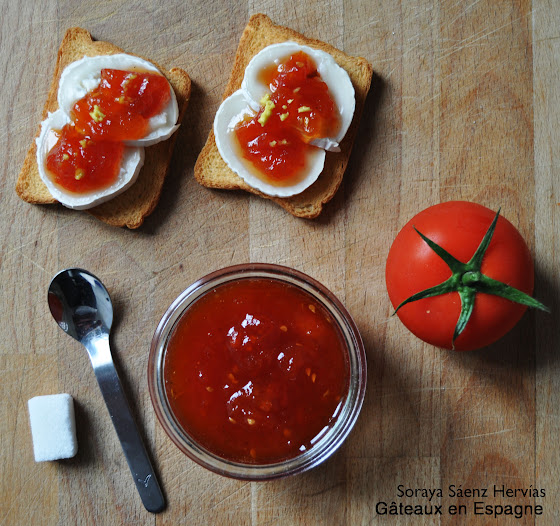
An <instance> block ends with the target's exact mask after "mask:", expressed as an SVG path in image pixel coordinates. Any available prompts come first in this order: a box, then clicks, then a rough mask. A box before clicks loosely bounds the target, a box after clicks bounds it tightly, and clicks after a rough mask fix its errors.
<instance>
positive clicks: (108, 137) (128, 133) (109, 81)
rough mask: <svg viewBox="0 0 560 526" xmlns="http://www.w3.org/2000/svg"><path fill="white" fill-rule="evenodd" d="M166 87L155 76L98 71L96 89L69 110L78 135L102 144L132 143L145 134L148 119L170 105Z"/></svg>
mask: <svg viewBox="0 0 560 526" xmlns="http://www.w3.org/2000/svg"><path fill="white" fill-rule="evenodd" d="M170 98H171V94H170V92H169V84H168V83H167V80H166V79H165V77H163V76H162V75H159V74H158V73H139V72H132V71H120V70H116V69H103V70H101V82H100V83H99V86H98V87H97V88H95V89H93V90H92V91H90V92H88V94H87V95H86V96H85V97H84V98H83V99H80V100H79V101H78V102H76V104H75V105H74V107H73V109H72V120H73V121H74V123H75V124H76V128H77V129H78V131H79V132H80V133H82V134H84V135H86V136H88V137H91V138H95V139H98V140H105V141H131V140H137V139H141V138H142V137H145V136H146V135H147V133H148V127H149V119H150V117H153V116H154V115H157V114H158V113H160V112H161V111H162V110H163V109H164V108H165V107H166V106H167V104H168V103H169V100H170Z"/></svg>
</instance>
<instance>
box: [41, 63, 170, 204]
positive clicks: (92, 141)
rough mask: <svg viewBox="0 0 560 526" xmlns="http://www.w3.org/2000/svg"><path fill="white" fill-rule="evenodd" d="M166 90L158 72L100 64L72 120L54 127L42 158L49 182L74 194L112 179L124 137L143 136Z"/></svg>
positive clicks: (105, 185) (165, 100)
mask: <svg viewBox="0 0 560 526" xmlns="http://www.w3.org/2000/svg"><path fill="white" fill-rule="evenodd" d="M169 89H170V88H169V84H168V83H167V80H166V79H165V77H163V76H162V75H159V74H157V73H143V72H136V71H134V72H133V71H120V70H115V69H103V70H102V71H101V82H100V83H99V86H98V87H97V88H95V89H93V90H92V91H90V92H88V93H87V94H86V96H85V97H83V98H82V99H80V100H79V101H77V102H76V104H75V105H74V107H73V109H72V111H71V119H72V122H71V123H70V124H67V125H66V126H64V127H63V128H62V130H58V131H55V134H56V136H57V138H58V140H57V142H56V144H55V145H54V147H53V148H51V150H50V151H49V153H48V154H47V159H46V167H47V170H48V171H49V172H50V173H51V174H52V176H53V181H54V182H55V183H56V184H57V185H59V186H61V187H62V188H64V189H65V190H68V191H70V192H74V193H77V194H80V193H87V192H92V191H96V190H102V189H104V188H108V187H109V186H111V185H112V184H114V183H115V181H116V180H117V178H118V176H119V173H120V166H121V161H122V156H123V152H124V144H123V141H127V140H136V139H140V138H142V137H144V136H146V135H147V133H148V129H149V119H150V118H151V117H153V116H154V115H157V114H158V113H160V112H161V111H162V110H163V109H164V108H165V107H166V106H167V104H168V103H169V100H170V98H171V94H170V91H169Z"/></svg>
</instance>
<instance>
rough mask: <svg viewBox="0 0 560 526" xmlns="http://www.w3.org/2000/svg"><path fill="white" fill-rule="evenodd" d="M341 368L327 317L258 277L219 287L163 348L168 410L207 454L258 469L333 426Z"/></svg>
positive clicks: (344, 380) (300, 296)
mask: <svg viewBox="0 0 560 526" xmlns="http://www.w3.org/2000/svg"><path fill="white" fill-rule="evenodd" d="M348 371H349V364H348V358H347V349H346V347H345V344H344V340H343V337H342V335H341V334H340V330H339V329H338V327H337V325H336V323H335V322H334V320H333V319H332V317H331V315H330V314H329V313H328V312H327V310H326V309H325V308H324V307H323V306H322V305H320V304H319V303H318V302H317V301H316V300H315V299H314V298H313V297H312V296H311V295H310V294H308V293H307V292H304V291H302V290H301V289H299V288H298V287H296V286H294V285H290V284H287V283H282V282H280V281H278V280H273V279H266V278H248V279H242V280H239V281H233V282H229V283H226V284H222V285H220V286H218V287H216V288H214V289H212V290H211V291H209V292H208V293H206V294H205V295H204V296H202V297H200V298H199V299H198V300H197V301H196V302H195V303H194V304H192V305H191V306H190V307H189V308H188V309H187V310H186V311H185V312H184V313H183V315H182V317H181V318H180V319H179V321H178V322H177V325H176V326H175V328H174V329H173V332H172V333H171V336H170V338H169V340H168V343H167V350H166V353H165V357H164V365H163V378H164V386H165V391H166V395H167V399H168V403H169V405H170V408H171V411H172V412H173V414H174V415H175V418H176V419H177V421H178V422H179V423H180V425H181V426H182V427H183V428H184V429H185V431H186V432H187V433H188V434H189V435H190V436H191V437H192V438H193V439H194V440H195V441H196V442H198V443H199V444H200V445H201V446H203V447H204V448H206V449H207V450H208V451H211V452H212V453H214V454H216V455H218V456H220V457H222V458H226V459H228V460H232V461H236V462H242V463H250V464H251V463H253V464H268V463H275V462H280V461H282V460H286V459H289V458H293V457H295V456H297V455H298V454H301V453H302V452H304V451H306V450H308V449H310V448H312V447H313V445H314V443H315V442H316V441H317V440H318V439H319V438H320V437H321V436H322V435H323V434H324V433H325V431H326V430H327V429H328V428H330V427H331V426H332V425H333V424H334V422H335V421H336V418H337V414H338V411H339V410H340V407H341V405H342V403H343V402H344V399H345V396H346V394H347V391H348V387H349V386H348V376H349V372H348Z"/></svg>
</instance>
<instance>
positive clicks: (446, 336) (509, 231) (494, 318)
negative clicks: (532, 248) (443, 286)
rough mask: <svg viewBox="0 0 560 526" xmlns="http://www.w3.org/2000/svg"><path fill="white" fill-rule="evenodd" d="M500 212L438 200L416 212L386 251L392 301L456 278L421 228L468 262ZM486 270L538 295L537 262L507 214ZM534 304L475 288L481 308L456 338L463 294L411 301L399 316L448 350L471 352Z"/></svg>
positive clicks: (498, 226) (500, 222) (493, 338)
mask: <svg viewBox="0 0 560 526" xmlns="http://www.w3.org/2000/svg"><path fill="white" fill-rule="evenodd" d="M495 215H496V213H495V212H493V211H492V210H489V209H488V208H486V207H484V206H481V205H478V204H475V203H469V202H465V201H450V202H448V203H441V204H439V205H435V206H432V207H430V208H427V209H426V210H424V211H422V212H420V213H419V214H418V215H416V216H414V217H413V218H412V219H411V220H410V221H409V222H408V223H407V224H406V225H405V226H404V227H403V229H402V230H401V231H400V232H399V234H398V235H397V237H396V238H395V241H394V242H393V245H392V246H391V249H390V251H389V255H388V257H387V267H386V271H385V279H386V283H387V291H388V293H389V298H390V300H391V303H392V304H393V306H394V307H395V308H396V307H397V306H398V305H399V304H400V303H401V302H403V301H404V300H405V299H407V298H408V297H410V296H411V295H412V294H415V293H417V292H420V291H422V290H425V289H427V288H429V287H432V286H435V285H438V284H439V283H442V282H443V281H445V280H446V279H448V278H449V277H450V276H451V274H452V273H451V270H450V268H449V267H448V266H447V264H446V263H445V262H444V261H443V260H442V259H441V258H440V257H439V256H438V255H437V254H436V253H435V252H434V251H433V250H432V249H431V248H430V247H429V246H428V245H427V243H426V242H425V241H424V240H423V239H422V238H421V237H420V235H419V234H418V233H417V232H416V231H415V230H414V227H415V228H416V229H417V230H418V231H419V232H421V233H422V234H424V235H425V236H426V237H428V238H429V239H431V240H432V241H434V242H435V243H437V244H438V245H439V246H441V247H442V248H444V249H445V250H447V252H449V253H450V254H451V255H452V256H454V257H455V258H456V259H458V260H459V261H461V262H464V263H467V262H468V261H469V260H470V259H471V257H472V256H473V254H474V253H475V251H476V249H477V248H478V246H479V245H480V242H481V241H482V239H483V238H484V235H485V233H486V231H487V230H488V227H489V226H490V224H491V223H492V220H493V219H494V216H495ZM481 272H482V274H485V275H486V276H488V277H490V278H493V279H495V280H498V281H501V282H503V283H506V284H507V285H510V286H512V287H515V288H517V289H519V290H521V291H523V292H525V293H526V294H529V295H530V294H532V292H533V284H534V270H533V260H532V258H531V254H530V253H529V249H528V248H527V245H526V243H525V241H524V240H523V238H522V237H521V235H520V234H519V232H518V231H517V229H516V228H515V227H514V226H513V225H512V224H511V223H510V222H509V221H508V220H507V219H505V218H503V217H502V216H500V217H499V218H498V222H497V224H496V229H495V231H494V235H493V237H492V240H491V241H490V245H489V246H488V249H487V251H486V253H485V255H484V258H483V260H482V266H481ZM526 309H527V307H526V306H525V305H521V304H519V303H514V302H513V301H510V300H507V299H504V298H501V297H499V296H494V295H490V294H485V293H481V292H477V293H476V297H475V302H474V309H473V312H472V315H471V317H470V319H469V321H468V322H467V325H466V327H465V329H464V331H463V332H462V333H461V334H460V335H459V336H458V337H457V338H456V340H455V342H454V346H453V344H452V339H453V333H454V330H455V325H456V324H457V320H458V318H459V314H460V311H461V300H460V297H459V293H458V292H449V293H445V294H442V295H440V296H435V297H432V298H423V299H420V300H417V301H414V302H411V303H408V304H406V305H404V306H403V307H402V308H400V309H399V310H398V312H397V315H398V316H399V318H400V319H401V321H402V322H403V323H404V324H405V326H406V327H407V328H408V329H409V330H410V331H411V332H412V333H414V334H415V335H416V336H418V337H419V338H421V339H422V340H424V341H425V342H427V343H430V344H432V345H435V346H437V347H443V348H446V349H451V348H454V349H455V350H463V351H466V350H472V349H478V348H480V347H484V346H486V345H489V344H491V343H493V342H495V341H496V340H498V339H499V338H501V337H502V336H503V335H504V334H506V333H507V332H508V331H509V330H511V329H512V328H513V326H514V325H515V324H516V323H517V322H518V321H519V319H520V318H521V316H522V315H523V313H524V312H525V310H526Z"/></svg>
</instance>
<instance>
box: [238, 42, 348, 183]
mask: <svg viewBox="0 0 560 526" xmlns="http://www.w3.org/2000/svg"><path fill="white" fill-rule="evenodd" d="M259 80H260V81H261V82H263V83H264V84H267V85H268V86H269V88H270V91H271V94H270V95H269V96H268V97H266V96H265V98H264V99H263V100H262V101H261V105H262V107H261V109H260V111H259V112H258V114H257V115H255V116H254V117H253V118H252V119H247V120H244V121H242V122H241V123H240V124H239V125H238V126H237V127H236V128H235V134H236V138H237V142H238V145H239V148H240V151H241V155H242V156H243V157H244V158H245V159H247V160H248V161H249V162H250V163H251V164H252V165H253V166H254V167H255V168H256V170H257V175H259V176H260V177H262V178H264V180H266V181H267V182H268V183H270V184H273V185H277V186H282V185H288V184H290V185H291V184H295V183H297V182H299V181H300V180H301V179H303V177H304V176H305V171H306V166H307V157H308V156H309V154H310V153H311V152H312V151H313V149H314V148H315V147H314V146H312V145H311V144H309V143H310V142H311V141H312V140H313V139H318V138H322V137H333V136H335V135H336V134H337V132H338V130H339V128H340V116H339V113H338V109H337V107H336V104H335V102H334V100H333V99H332V97H331V95H330V93H329V89H328V86H327V84H326V83H325V82H323V80H322V79H321V76H320V75H319V72H318V71H317V66H316V65H315V62H314V61H313V59H312V58H311V57H310V56H309V55H307V54H306V53H304V52H303V51H299V52H297V53H294V54H293V55H291V56H289V57H288V58H286V59H284V60H283V61H281V62H280V63H279V64H272V65H271V66H269V67H268V68H266V69H264V70H263V71H262V72H261V73H260V75H259Z"/></svg>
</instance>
